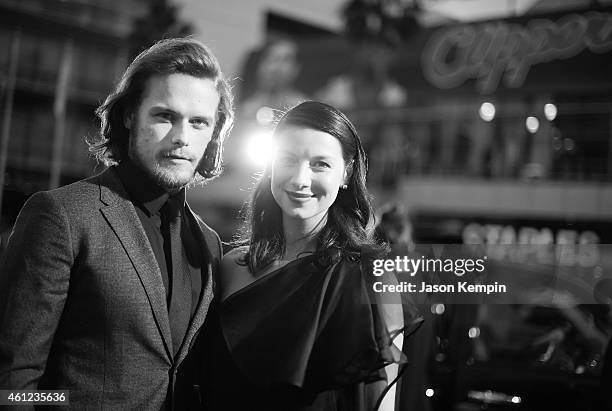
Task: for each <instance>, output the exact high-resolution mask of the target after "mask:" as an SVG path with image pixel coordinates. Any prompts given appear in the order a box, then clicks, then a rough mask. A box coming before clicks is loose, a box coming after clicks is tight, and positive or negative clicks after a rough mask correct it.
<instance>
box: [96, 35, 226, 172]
mask: <svg viewBox="0 0 612 411" xmlns="http://www.w3.org/2000/svg"><path fill="white" fill-rule="evenodd" d="M170 74H187V75H190V76H193V77H198V78H207V79H211V80H212V81H213V82H214V83H215V87H216V89H217V91H218V92H219V96H220V100H219V106H218V108H217V118H216V121H215V128H214V130H213V135H212V138H211V140H210V142H209V143H208V145H207V146H206V150H205V152H204V156H203V158H202V161H201V162H200V164H199V166H198V172H199V173H200V175H202V177H204V178H205V179H212V178H215V177H217V176H218V175H220V174H221V163H222V153H223V140H224V139H225V137H226V136H227V135H228V133H229V131H230V130H231V128H232V125H233V121H234V111H233V107H232V100H233V97H232V92H231V89H230V86H229V84H228V82H227V80H226V79H225V77H224V76H223V73H222V72H221V67H220V66H219V62H218V61H217V58H216V57H215V56H214V55H213V54H212V52H211V51H210V50H209V49H208V47H206V46H205V45H204V44H202V43H201V42H199V41H197V40H195V39H192V38H175V39H167V40H162V41H160V42H158V43H156V44H155V45H153V46H151V47H150V48H148V49H147V50H145V51H143V52H142V53H140V54H139V55H138V56H137V57H136V58H135V59H134V61H133V62H132V64H130V66H129V67H128V68H127V70H126V71H125V73H124V74H123V77H122V78H121V81H120V82H119V83H118V84H117V87H116V88H115V89H114V90H113V92H112V93H110V95H109V96H108V97H107V98H106V101H104V103H103V104H102V105H101V106H100V107H98V109H97V110H96V115H97V116H98V117H99V118H100V123H101V127H100V134H99V136H98V137H97V139H96V140H95V141H88V144H89V151H90V152H91V153H92V155H93V156H94V157H95V158H96V159H97V160H98V161H100V162H102V163H104V164H105V165H107V166H110V165H115V164H118V163H120V162H121V161H122V160H123V159H125V158H127V156H128V146H129V137H130V130H128V129H127V128H126V127H125V118H126V117H127V116H130V115H133V114H135V113H136V111H137V110H138V106H139V104H140V103H141V101H142V99H143V94H144V93H145V90H146V87H147V82H148V81H149V79H150V78H151V77H153V76H167V75H170Z"/></svg>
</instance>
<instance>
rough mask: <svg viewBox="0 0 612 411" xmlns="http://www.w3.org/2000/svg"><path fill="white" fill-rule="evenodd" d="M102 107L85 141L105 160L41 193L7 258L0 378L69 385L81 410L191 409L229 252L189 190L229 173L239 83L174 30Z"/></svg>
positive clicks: (2, 277) (5, 385)
mask: <svg viewBox="0 0 612 411" xmlns="http://www.w3.org/2000/svg"><path fill="white" fill-rule="evenodd" d="M97 114H98V116H99V117H100V119H101V124H102V127H101V138H100V140H99V141H97V142H93V143H91V147H90V150H91V151H92V152H93V153H94V154H95V155H96V156H97V157H98V158H99V159H101V160H103V161H104V162H105V163H106V164H107V165H110V167H109V168H108V169H107V170H106V171H104V172H103V173H101V174H100V175H98V176H95V177H92V178H88V179H86V180H83V181H79V182H76V183H74V184H71V185H69V186H66V187H62V188H59V189H57V190H52V191H48V192H40V193H36V194H34V195H33V196H32V197H31V198H30V199H29V201H28V202H27V203H26V204H25V206H24V207H23V209H22V211H21V213H20V215H19V217H18V220H17V222H16V224H15V227H14V229H13V233H12V235H11V238H10V240H9V244H8V248H7V250H6V251H5V253H4V257H3V260H2V261H1V262H0V389H10V390H45V389H46V390H60V389H61V390H68V391H69V401H70V408H72V409H79V410H80V409H90V408H91V409H94V408H95V409H113V410H114V409H147V410H149V409H151V410H154V409H155V410H158V409H186V408H189V407H190V406H191V405H192V404H191V403H190V401H191V400H193V399H195V398H196V397H197V392H194V391H195V390H196V389H197V386H194V385H193V381H192V380H191V378H192V377H191V373H192V372H194V369H195V368H194V369H192V368H191V367H192V366H193V365H194V363H195V362H196V359H195V355H196V354H195V352H194V350H190V348H191V347H192V346H193V341H194V337H195V336H196V334H197V333H198V330H199V328H200V327H201V325H202V323H203V321H204V319H205V317H206V314H207V311H208V309H209V306H210V304H211V300H212V298H213V273H214V271H215V270H216V269H217V267H218V263H219V259H220V257H221V252H222V251H221V243H220V241H219V238H218V236H217V235H216V233H215V232H214V231H213V230H211V229H210V228H209V227H208V226H206V225H205V224H204V223H203V222H202V220H200V219H199V218H198V217H197V216H196V215H195V214H194V213H193V212H192V211H191V210H190V209H189V207H188V205H187V204H186V203H185V188H186V187H187V186H189V185H191V184H193V183H194V182H197V181H199V180H206V179H210V178H213V177H215V176H216V175H218V174H219V173H220V164H221V149H222V143H223V139H224V137H225V135H226V134H227V133H228V131H229V129H230V128H231V125H232V121H233V111H232V96H231V92H230V89H229V86H228V84H227V82H226V81H225V79H224V77H223V74H222V73H221V70H220V68H219V64H218V62H217V60H216V58H215V57H214V56H213V55H212V53H211V52H210V51H209V50H208V49H207V48H206V47H205V46H204V45H203V44H201V43H200V42H198V41H196V40H193V39H171V40H165V41H162V42H160V43H158V44H156V45H154V46H153V47H151V48H150V49H148V50H146V51H144V52H143V53H141V54H140V55H139V56H138V57H136V59H135V60H134V61H133V62H132V64H131V65H130V66H129V67H128V69H127V70H126V72H125V73H124V75H123V78H122V79H121V81H120V82H119V84H118V85H117V87H116V89H115V90H114V91H113V92H112V93H111V94H110V95H109V97H108V98H107V99H106V101H105V102H104V104H103V105H102V106H100V107H99V108H98V111H97ZM198 174H199V176H198ZM192 357H193V359H192Z"/></svg>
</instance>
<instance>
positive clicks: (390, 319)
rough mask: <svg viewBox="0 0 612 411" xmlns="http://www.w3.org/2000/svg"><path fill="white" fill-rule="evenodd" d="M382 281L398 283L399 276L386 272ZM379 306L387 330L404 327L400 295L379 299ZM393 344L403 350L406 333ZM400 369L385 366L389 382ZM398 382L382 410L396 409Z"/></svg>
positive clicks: (388, 394) (394, 366) (389, 393)
mask: <svg viewBox="0 0 612 411" xmlns="http://www.w3.org/2000/svg"><path fill="white" fill-rule="evenodd" d="M382 281H384V282H385V284H398V281H397V278H396V277H395V274H393V273H388V274H385V275H384V276H383V278H382ZM378 304H379V308H380V310H381V312H382V315H383V319H384V320H385V323H386V324H387V330H388V331H389V333H390V334H391V335H394V333H397V331H398V330H401V329H403V328H404V310H403V308H402V301H401V298H400V297H399V295H385V296H384V301H379V302H378ZM393 345H395V347H397V349H398V350H400V351H401V350H402V347H403V345H404V334H403V333H399V334H397V336H395V339H394V340H393ZM398 370H399V364H395V363H394V364H389V365H388V366H386V367H385V372H386V374H387V384H391V383H392V382H393V381H394V380H395V379H396V378H397V374H398ZM396 387H397V384H393V386H392V387H391V388H390V389H389V391H387V393H386V395H385V397H384V399H383V401H382V403H381V405H380V407H379V408H378V409H379V410H380V411H394V410H395V388H396Z"/></svg>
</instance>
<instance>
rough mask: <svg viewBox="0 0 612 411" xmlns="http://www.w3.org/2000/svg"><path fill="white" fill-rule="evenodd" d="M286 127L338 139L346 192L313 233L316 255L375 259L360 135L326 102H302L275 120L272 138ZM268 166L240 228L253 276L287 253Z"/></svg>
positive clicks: (376, 249)
mask: <svg viewBox="0 0 612 411" xmlns="http://www.w3.org/2000/svg"><path fill="white" fill-rule="evenodd" d="M288 126H298V127H304V128H309V129H313V130H318V131H322V132H325V133H327V134H330V135H332V136H334V137H335V138H337V139H338V141H339V142H340V145H341V147H342V155H343V157H344V162H345V164H346V166H347V176H348V181H347V188H346V189H341V190H339V192H338V197H337V198H336V201H334V203H333V204H332V205H331V206H330V208H329V210H328V214H327V222H326V224H325V226H324V227H322V229H321V231H320V232H319V233H318V234H317V247H316V253H317V254H325V253H323V252H324V251H329V250H336V251H339V252H344V253H351V254H358V253H360V252H362V253H363V252H367V253H368V255H372V254H374V255H378V254H382V253H384V252H385V251H386V248H385V247H384V246H381V245H380V244H378V243H377V242H376V240H375V239H374V236H373V226H374V224H373V221H372V219H373V216H374V214H373V212H372V205H371V203H370V198H369V194H368V191H367V189H366V174H367V168H368V165H367V158H366V155H365V152H364V150H363V147H362V146H361V141H360V139H359V135H358V134H357V131H356V130H355V127H354V126H353V124H352V123H351V122H350V120H349V119H348V118H347V117H346V116H345V115H344V114H343V113H341V112H340V111H339V110H337V109H336V108H334V107H332V106H329V105H327V104H323V103H319V102H315V101H307V102H304V103H301V104H299V105H297V106H295V107H294V108H292V109H291V110H289V111H288V112H286V113H285V114H284V115H283V116H282V117H281V118H280V120H279V122H278V124H277V126H276V129H275V132H274V133H275V138H281V137H280V136H281V132H282V131H283V130H284V129H285V128H287V127H288ZM270 176H271V167H270V166H268V167H267V168H266V170H265V172H264V174H263V175H262V176H261V179H260V180H259V182H258V184H257V186H256V188H255V191H254V192H253V196H252V198H251V201H250V202H249V203H248V204H247V205H246V208H245V209H244V217H245V218H244V220H245V221H244V227H243V230H242V232H241V234H240V238H239V239H238V242H237V243H238V244H242V245H247V246H248V251H247V253H246V254H245V256H244V258H243V259H242V261H241V262H242V263H243V264H245V265H247V266H248V268H249V271H250V272H251V273H257V272H259V271H260V270H261V269H263V268H265V267H267V266H268V265H269V264H271V263H272V262H274V261H275V260H279V259H281V258H282V256H283V254H284V252H285V238H284V234H283V224H282V211H281V208H280V207H279V206H278V204H277V203H276V201H275V200H274V197H273V196H272V188H271V180H270Z"/></svg>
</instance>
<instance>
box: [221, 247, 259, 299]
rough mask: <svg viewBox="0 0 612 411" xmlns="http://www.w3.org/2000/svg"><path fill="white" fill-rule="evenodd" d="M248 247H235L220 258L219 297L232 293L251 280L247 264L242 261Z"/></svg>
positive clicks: (222, 297)
mask: <svg viewBox="0 0 612 411" xmlns="http://www.w3.org/2000/svg"><path fill="white" fill-rule="evenodd" d="M247 251H248V247H237V248H234V249H232V250H231V251H228V252H227V253H225V255H224V256H223V258H222V259H221V276H220V278H221V299H225V298H226V297H227V296H229V295H231V294H233V293H234V292H235V291H237V290H239V289H240V288H242V287H244V285H245V284H248V283H249V282H250V281H252V277H253V276H252V275H251V273H250V272H249V269H248V266H247V265H246V264H244V262H243V261H242V260H243V258H244V256H245V254H246V252H247Z"/></svg>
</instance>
